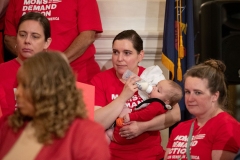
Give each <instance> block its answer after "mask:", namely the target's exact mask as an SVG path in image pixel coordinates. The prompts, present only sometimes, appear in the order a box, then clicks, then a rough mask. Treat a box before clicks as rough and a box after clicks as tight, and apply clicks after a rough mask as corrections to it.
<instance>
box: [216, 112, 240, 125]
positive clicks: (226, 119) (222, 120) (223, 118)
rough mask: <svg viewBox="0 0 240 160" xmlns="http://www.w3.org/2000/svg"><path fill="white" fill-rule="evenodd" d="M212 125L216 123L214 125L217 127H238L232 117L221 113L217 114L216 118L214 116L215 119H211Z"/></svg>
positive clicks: (237, 123)
mask: <svg viewBox="0 0 240 160" xmlns="http://www.w3.org/2000/svg"><path fill="white" fill-rule="evenodd" d="M212 121H213V123H215V122H218V123H216V124H218V125H223V124H226V125H230V124H232V125H236V126H237V125H238V126H239V125H240V123H239V122H238V121H237V120H236V119H235V118H234V117H233V116H231V115H230V114H229V113H227V112H221V113H219V114H218V115H217V116H215V118H213V119H212Z"/></svg>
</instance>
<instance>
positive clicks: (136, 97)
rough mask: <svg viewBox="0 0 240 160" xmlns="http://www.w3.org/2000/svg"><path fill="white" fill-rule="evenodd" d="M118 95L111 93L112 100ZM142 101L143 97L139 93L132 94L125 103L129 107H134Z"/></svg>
mask: <svg viewBox="0 0 240 160" xmlns="http://www.w3.org/2000/svg"><path fill="white" fill-rule="evenodd" d="M117 97H118V94H112V97H111V98H112V100H114V99H116V98H117ZM142 101H143V99H142V98H141V97H140V96H139V95H137V94H136V95H133V96H132V97H131V98H130V99H129V100H128V101H127V102H126V103H125V105H126V106H127V107H128V108H130V109H131V111H132V109H134V108H135V107H136V106H137V105H138V104H140V103H141V102H142Z"/></svg>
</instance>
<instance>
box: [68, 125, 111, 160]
mask: <svg viewBox="0 0 240 160" xmlns="http://www.w3.org/2000/svg"><path fill="white" fill-rule="evenodd" d="M75 129H76V132H75V133H80V134H78V135H76V134H75V140H74V142H73V144H72V146H73V155H75V156H74V157H73V159H76V160H78V159H79V160H80V159H87V160H96V159H99V160H109V159H110V150H109V146H108V143H107V139H106V135H105V131H104V129H103V127H102V126H100V125H99V124H97V123H95V122H92V123H88V124H87V125H84V127H83V126H82V127H78V128H75ZM78 139H81V141H78ZM79 142H80V143H79ZM83 152H84V154H83Z"/></svg>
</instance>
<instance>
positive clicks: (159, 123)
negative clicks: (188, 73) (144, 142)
mask: <svg viewBox="0 0 240 160" xmlns="http://www.w3.org/2000/svg"><path fill="white" fill-rule="evenodd" d="M180 119H181V113H180V107H179V105H178V104H176V105H174V106H173V109H172V110H169V111H167V112H166V113H164V114H161V115H158V116H156V117H154V118H153V119H152V120H150V121H146V122H135V121H133V122H130V123H129V124H128V125H126V126H124V127H122V128H121V129H120V135H121V136H122V137H127V139H131V138H134V137H137V136H138V135H140V134H142V133H143V132H146V131H157V130H162V129H165V128H168V127H170V126H172V125H173V124H175V123H176V122H178V121H180Z"/></svg>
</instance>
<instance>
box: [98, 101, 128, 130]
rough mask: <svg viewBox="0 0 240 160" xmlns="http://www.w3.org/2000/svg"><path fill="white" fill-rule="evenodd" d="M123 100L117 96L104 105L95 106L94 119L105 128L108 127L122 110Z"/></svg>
mask: <svg viewBox="0 0 240 160" xmlns="http://www.w3.org/2000/svg"><path fill="white" fill-rule="evenodd" d="M125 102H126V100H125V99H124V98H121V97H118V98H116V99H115V100H114V101H112V102H111V103H109V104H108V105H107V106H105V107H99V106H96V107H95V111H94V120H95V121H96V122H98V123H100V124H101V125H102V126H103V127H104V128H105V129H108V128H109V127H110V126H111V125H112V124H113V123H114V121H115V120H116V119H117V117H118V116H119V114H120V113H121V111H122V110H123V107H124V105H125Z"/></svg>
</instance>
